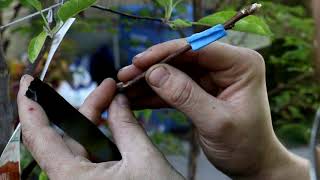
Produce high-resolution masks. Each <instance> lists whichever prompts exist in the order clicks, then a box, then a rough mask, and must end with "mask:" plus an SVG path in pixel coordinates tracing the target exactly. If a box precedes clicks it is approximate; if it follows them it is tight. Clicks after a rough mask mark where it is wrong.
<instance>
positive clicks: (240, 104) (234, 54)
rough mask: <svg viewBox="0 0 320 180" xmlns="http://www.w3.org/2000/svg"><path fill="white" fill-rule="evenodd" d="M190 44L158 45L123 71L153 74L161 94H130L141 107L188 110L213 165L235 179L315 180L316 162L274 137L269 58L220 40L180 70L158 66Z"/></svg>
mask: <svg viewBox="0 0 320 180" xmlns="http://www.w3.org/2000/svg"><path fill="white" fill-rule="evenodd" d="M185 45H186V42H185V40H174V41H170V42H167V43H163V44H159V45H156V46H154V47H151V48H149V49H148V50H147V51H145V52H144V53H142V54H139V55H138V56H136V57H135V58H134V61H133V65H130V66H128V67H126V68H124V69H122V70H121V71H120V72H119V74H118V78H119V79H120V80H121V81H123V82H126V81H128V80H131V79H133V78H134V77H135V76H136V75H138V74H140V73H142V72H144V71H147V73H146V81H147V83H148V84H149V85H150V87H151V88H152V90H153V91H154V92H155V94H154V93H151V92H150V89H148V88H146V87H144V86H138V85H137V86H135V87H132V88H131V89H130V90H128V92H129V93H128V96H130V97H131V98H130V102H131V103H132V104H133V106H134V107H135V108H158V107H174V108H176V109H178V110H180V111H182V112H183V113H185V114H186V115H187V116H188V117H189V118H190V119H191V120H192V122H193V123H194V125H195V126H196V128H197V130H198V133H199V142H200V144H201V147H202V148H203V150H204V153H205V154H206V156H207V157H208V159H209V161H210V162H211V163H212V164H213V165H215V166H216V167H217V168H218V169H220V170H221V171H223V172H224V173H226V174H227V175H229V176H231V177H233V178H247V179H249V178H252V179H283V178H285V179H295V178H298V179H304V178H306V177H308V169H307V168H308V163H307V162H306V161H305V160H302V159H300V158H298V157H296V156H294V155H292V154H291V153H289V152H288V151H287V150H286V149H285V148H284V147H283V146H282V145H281V143H280V142H279V141H278V139H277V138H276V136H275V134H274V131H273V128H272V122H271V115H270V109H269V102H268V95H267V89H266V81H265V65H264V61H263V58H262V57H261V56H260V55H259V54H258V53H257V52H255V51H252V50H249V49H245V48H238V47H234V46H230V45H226V44H221V43H214V44H212V45H210V46H208V47H207V48H205V49H203V50H200V51H198V52H191V51H190V52H188V53H186V54H184V55H182V56H181V57H179V58H177V59H176V60H175V62H173V66H171V65H166V64H159V65H154V64H156V63H158V62H160V61H161V60H162V59H164V58H165V57H167V56H168V55H170V54H172V53H173V52H175V51H177V50H178V49H180V48H181V47H183V46H185ZM152 65H154V66H152ZM175 67H178V69H177V68H175ZM179 69H182V71H181V70H179ZM146 95H148V96H146ZM293 171H295V172H293ZM297 174H299V176H297ZM283 175H284V176H283ZM290 177H291V178H290ZM302 177H303V178H302Z"/></svg>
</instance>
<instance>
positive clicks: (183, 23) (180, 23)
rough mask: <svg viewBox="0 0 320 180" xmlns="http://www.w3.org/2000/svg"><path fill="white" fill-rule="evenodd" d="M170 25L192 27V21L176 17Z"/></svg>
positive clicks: (173, 27) (173, 26) (176, 27)
mask: <svg viewBox="0 0 320 180" xmlns="http://www.w3.org/2000/svg"><path fill="white" fill-rule="evenodd" d="M169 25H170V27H171V28H172V29H182V28H187V27H191V26H192V22H190V21H187V20H183V19H176V20H174V21H171V22H170V24H169Z"/></svg>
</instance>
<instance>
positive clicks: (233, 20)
mask: <svg viewBox="0 0 320 180" xmlns="http://www.w3.org/2000/svg"><path fill="white" fill-rule="evenodd" d="M260 7H261V5H260V4H256V3H255V4H252V5H251V6H248V7H246V8H244V9H242V10H240V11H239V12H238V13H237V14H236V15H235V16H234V17H232V18H231V19H230V20H228V21H227V22H226V23H224V28H225V29H226V30H229V29H232V28H233V27H234V25H235V24H236V23H237V22H238V21H240V20H241V19H242V18H245V17H247V16H249V15H251V14H253V13H255V12H256V11H257V10H258V9H259V8H260ZM191 49H192V48H191V46H190V45H189V44H188V45H186V46H184V47H183V48H181V49H179V50H178V51H176V52H175V53H173V54H171V55H170V56H168V57H167V58H165V59H164V60H163V61H161V62H160V63H161V64H164V63H169V62H171V61H172V60H173V59H175V58H177V57H178V56H181V55H182V54H184V53H186V52H188V51H189V50H191ZM145 75H146V72H144V73H143V74H140V75H138V76H137V77H136V78H134V79H133V80H131V81H128V82H126V83H118V84H117V87H118V91H119V92H123V91H125V90H126V89H127V88H129V87H131V86H133V85H135V84H136V83H138V82H140V81H141V80H143V79H144V78H145Z"/></svg>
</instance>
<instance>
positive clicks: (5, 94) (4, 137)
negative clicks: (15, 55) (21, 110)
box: [0, 39, 14, 152]
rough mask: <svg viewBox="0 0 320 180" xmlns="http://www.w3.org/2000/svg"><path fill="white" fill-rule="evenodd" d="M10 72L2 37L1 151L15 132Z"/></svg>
mask: <svg viewBox="0 0 320 180" xmlns="http://www.w3.org/2000/svg"><path fill="white" fill-rule="evenodd" d="M9 87H10V74H9V70H8V66H7V64H6V60H5V56H4V53H3V46H2V42H1V39H0V152H2V151H3V149H4V148H5V146H6V144H7V142H8V140H9V138H10V136H11V134H12V132H13V126H14V124H13V110H12V104H11V100H10V91H9V89H10V88H9Z"/></svg>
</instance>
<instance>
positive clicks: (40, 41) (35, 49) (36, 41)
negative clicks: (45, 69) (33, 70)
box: [28, 31, 48, 63]
mask: <svg viewBox="0 0 320 180" xmlns="http://www.w3.org/2000/svg"><path fill="white" fill-rule="evenodd" d="M47 36H48V34H47V33H46V32H45V31H42V32H41V33H40V34H39V35H38V36H37V37H35V38H33V39H32V40H31V42H30V44H29V48H28V56H29V61H30V62H31V63H34V61H35V60H36V59H37V57H38V56H39V54H40V52H41V49H42V47H43V45H44V43H45V41H46V39H47Z"/></svg>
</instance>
